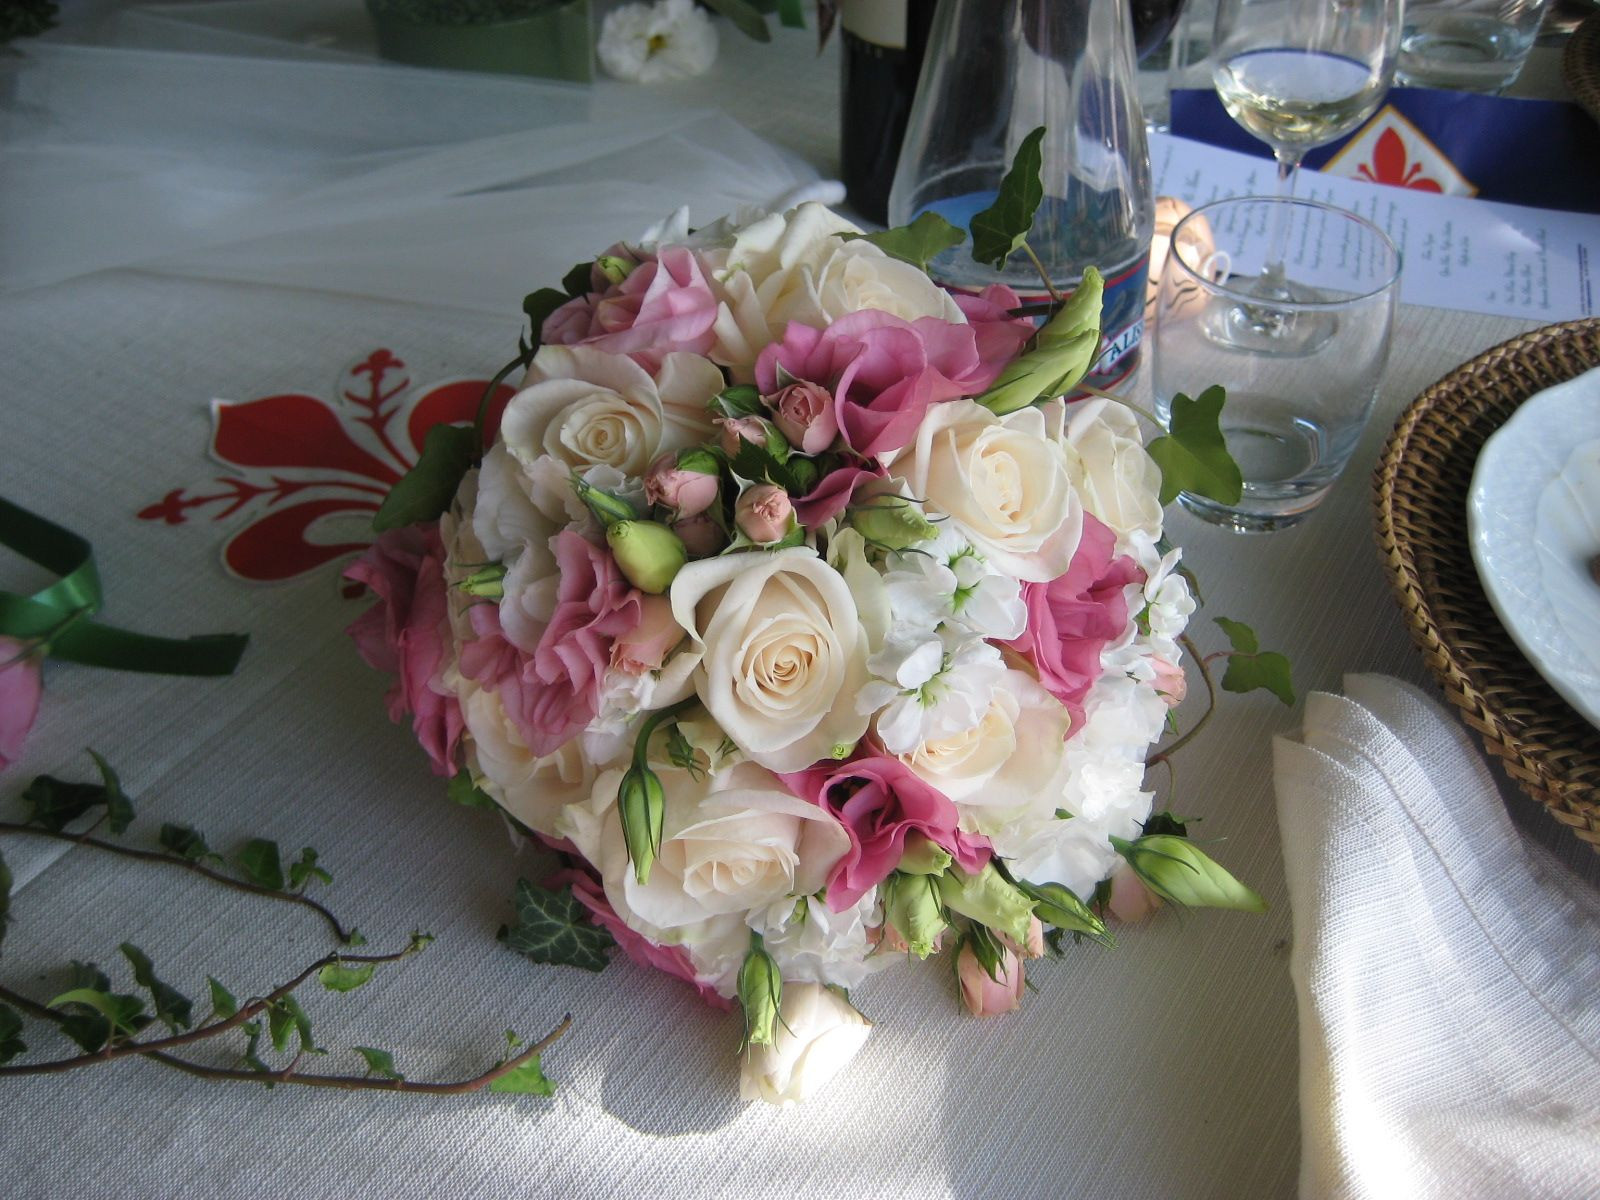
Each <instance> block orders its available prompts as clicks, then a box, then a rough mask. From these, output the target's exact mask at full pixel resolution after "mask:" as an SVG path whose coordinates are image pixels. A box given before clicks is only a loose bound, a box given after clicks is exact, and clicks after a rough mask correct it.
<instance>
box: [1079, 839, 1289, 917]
mask: <svg viewBox="0 0 1600 1200" xmlns="http://www.w3.org/2000/svg"><path fill="white" fill-rule="evenodd" d="M1111 845H1112V846H1113V847H1114V848H1115V849H1116V851H1117V853H1118V854H1120V855H1122V857H1123V858H1125V859H1127V860H1128V865H1129V866H1130V867H1132V868H1133V873H1134V874H1135V875H1137V876H1138V877H1139V878H1140V879H1142V880H1143V881H1144V883H1145V886H1147V887H1148V888H1149V889H1150V890H1151V891H1152V892H1154V893H1155V894H1156V895H1158V896H1160V897H1161V898H1162V899H1163V900H1170V901H1172V902H1173V903H1174V904H1186V905H1188V906H1189V907H1191V908H1232V909H1237V910H1239V911H1241V912H1266V911H1267V902H1266V901H1265V900H1263V899H1262V898H1261V897H1260V896H1259V895H1258V894H1257V893H1256V892H1255V891H1254V890H1253V889H1251V888H1249V887H1246V886H1245V885H1244V884H1242V883H1240V882H1239V881H1238V880H1237V879H1235V878H1234V877H1233V876H1232V875H1230V874H1228V872H1227V871H1225V870H1223V868H1222V867H1220V866H1218V865H1217V864H1216V863H1215V862H1214V861H1212V859H1211V858H1209V857H1208V856H1207V855H1206V854H1204V853H1203V852H1202V851H1201V850H1200V849H1199V848H1198V847H1197V846H1196V845H1195V844H1194V843H1193V842H1191V841H1189V839H1188V838H1182V837H1179V836H1177V835H1176V834H1172V833H1157V834H1150V835H1147V836H1145V837H1141V838H1135V839H1134V840H1133V841H1131V842H1128V841H1124V840H1123V839H1122V838H1119V837H1114V838H1112V839H1111Z"/></svg>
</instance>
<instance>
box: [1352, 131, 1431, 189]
mask: <svg viewBox="0 0 1600 1200" xmlns="http://www.w3.org/2000/svg"><path fill="white" fill-rule="evenodd" d="M1356 171H1357V172H1358V173H1359V174H1360V176H1361V177H1362V178H1363V179H1366V180H1368V181H1369V182H1372V183H1387V184H1389V185H1390V186H1391V187H1403V188H1412V189H1414V190H1416V191H1419V192H1443V191H1444V187H1443V186H1442V185H1441V184H1440V183H1439V181H1438V180H1437V179H1431V178H1429V177H1428V176H1427V175H1424V174H1423V173H1422V164H1421V163H1419V162H1408V161H1407V159H1406V144H1405V142H1403V141H1402V140H1401V139H1400V135H1399V134H1398V133H1396V132H1395V131H1394V130H1392V129H1385V130H1384V131H1383V132H1382V133H1381V134H1379V135H1378V144H1377V145H1376V146H1374V147H1373V149H1372V162H1371V163H1370V164H1369V163H1359V164H1357V166H1356Z"/></svg>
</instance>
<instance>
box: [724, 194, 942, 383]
mask: <svg viewBox="0 0 1600 1200" xmlns="http://www.w3.org/2000/svg"><path fill="white" fill-rule="evenodd" d="M859 232H861V231H860V230H859V229H857V228H856V227H855V226H854V225H852V224H850V222H848V221H846V220H844V219H843V218H842V217H838V216H836V215H834V214H833V213H832V212H830V211H829V210H828V209H827V208H825V207H824V206H823V205H820V204H816V203H807V204H802V205H800V206H799V207H797V208H795V209H792V210H791V211H789V212H787V213H783V214H777V213H774V214H771V215H770V216H767V217H764V218H762V219H761V220H758V221H756V222H754V223H753V224H750V225H747V226H745V227H744V228H743V229H740V230H738V231H737V233H735V235H734V236H733V239H732V242H731V244H730V245H728V246H727V247H725V248H718V249H709V250H706V251H704V252H703V254H702V257H703V258H704V260H705V261H706V262H707V263H708V265H710V267H711V268H712V269H711V271H710V276H711V279H712V285H713V287H714V288H715V289H716V290H717V291H718V293H719V299H720V300H721V306H720V308H719V310H718V313H717V322H716V325H715V326H714V329H715V332H716V335H717V342H716V345H715V346H714V347H713V349H712V351H711V356H712V357H713V358H715V359H716V360H717V361H718V362H720V363H723V364H724V365H727V366H730V367H733V368H734V369H735V371H736V373H743V372H748V370H749V369H750V367H751V366H752V365H753V364H754V363H755V360H756V356H757V355H758V354H760V353H761V351H762V349H763V348H764V347H766V346H767V345H768V344H770V343H771V342H775V341H777V340H779V339H780V338H782V337H783V331H784V329H785V328H786V327H787V326H788V324H789V322H790V321H798V322H800V323H801V324H803V325H811V326H813V327H815V328H817V329H825V328H827V327H828V326H829V325H830V324H832V323H833V322H834V321H836V320H838V319H839V318H840V317H844V316H848V315H849V314H850V313H853V312H860V311H861V310H863V309H877V310H878V311H880V312H887V313H891V314H893V315H894V316H897V317H902V318H904V319H905V320H907V321H914V320H916V319H917V318H918V317H938V318H939V319H940V320H944V321H949V322H951V323H953V324H957V325H962V324H965V323H966V317H965V316H964V315H962V312H961V309H960V308H959V307H958V306H957V305H956V303H955V301H954V300H952V299H951V298H950V297H949V295H947V294H946V293H945V292H944V291H942V290H941V289H940V288H939V287H937V286H936V285H935V284H934V283H933V281H932V280H930V279H929V278H928V276H927V275H926V274H925V273H924V272H922V271H920V270H919V269H917V268H916V267H914V266H912V265H911V264H910V263H905V262H901V261H900V260H899V259H896V258H891V257H890V256H889V255H887V254H885V253H884V252H883V251H882V250H880V249H878V247H876V246H874V245H873V244H872V243H871V242H867V241H861V240H855V241H848V242H847V241H845V240H844V239H842V238H841V237H840V236H839V235H840V234H841V233H859Z"/></svg>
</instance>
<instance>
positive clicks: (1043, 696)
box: [898, 669, 1071, 829]
mask: <svg viewBox="0 0 1600 1200" xmlns="http://www.w3.org/2000/svg"><path fill="white" fill-rule="evenodd" d="M1070 725H1071V719H1070V717H1069V716H1068V715H1067V710H1066V709H1065V708H1063V707H1062V706H1061V704H1060V702H1059V701H1057V700H1056V698H1055V697H1054V696H1052V695H1050V693H1049V692H1047V691H1045V690H1044V689H1043V688H1042V687H1040V686H1039V685H1038V683H1036V682H1035V681H1034V680H1033V679H1031V678H1029V677H1028V676H1027V675H1026V674H1024V673H1023V672H1021V671H1018V670H1015V669H1010V670H1007V671H1006V673H1005V675H1004V676H1003V677H1002V680H1001V683H1000V686H998V687H996V688H995V689H994V692H993V695H992V698H991V700H990V703H989V709H988V711H987V712H985V713H984V714H983V716H982V718H981V719H980V720H979V721H978V723H977V724H976V725H975V726H973V727H972V728H971V729H967V730H963V731H961V732H959V733H955V734H951V735H949V736H947V737H940V738H932V739H929V740H928V741H925V742H923V743H921V744H920V745H918V746H916V747H914V748H912V749H911V750H909V751H907V752H906V753H904V754H901V755H899V756H898V757H899V759H900V761H901V762H903V763H905V764H906V766H908V767H910V768H911V770H912V772H913V773H915V774H916V775H917V776H918V777H919V778H921V779H924V780H926V781H927V782H928V783H930V784H932V785H933V786H934V787H936V788H938V789H939V790H940V791H941V792H943V793H944V794H945V795H946V796H948V797H950V799H951V800H953V801H955V803H956V807H957V808H959V809H961V810H962V811H963V813H965V814H967V815H970V816H971V817H972V818H973V819H974V821H975V823H976V824H977V825H978V826H979V828H980V829H981V827H982V824H983V821H982V817H983V811H984V810H987V811H998V810H1010V809H1017V808H1021V807H1023V806H1025V805H1027V804H1029V803H1030V802H1032V801H1034V800H1036V799H1037V798H1038V797H1040V796H1050V795H1054V794H1057V793H1059V792H1060V790H1061V771H1062V759H1063V754H1064V747H1063V743H1064V741H1065V739H1066V736H1067V731H1068V727H1069V726H1070ZM969 808H970V810H971V812H970V813H968V809H969Z"/></svg>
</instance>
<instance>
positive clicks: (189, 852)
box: [156, 821, 223, 863]
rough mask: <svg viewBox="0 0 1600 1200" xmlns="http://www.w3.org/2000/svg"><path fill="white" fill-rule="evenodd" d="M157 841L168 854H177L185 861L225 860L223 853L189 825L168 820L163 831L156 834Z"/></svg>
mask: <svg viewBox="0 0 1600 1200" xmlns="http://www.w3.org/2000/svg"><path fill="white" fill-rule="evenodd" d="M156 841H157V842H159V843H160V845H161V848H162V849H163V850H165V851H166V852H167V853H168V854H176V855H177V856H178V857H179V858H181V859H183V860H184V861H185V862H192V863H197V862H204V861H205V860H207V859H210V860H211V861H212V862H216V863H220V862H222V861H223V859H222V855H220V854H217V853H216V852H215V851H213V850H212V849H211V847H210V846H208V845H206V839H205V838H203V837H201V836H200V834H199V832H198V831H197V830H194V829H191V828H189V826H187V825H174V824H172V823H171V822H170V821H169V822H166V823H165V824H163V825H162V826H161V832H160V833H159V834H157V835H156Z"/></svg>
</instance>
